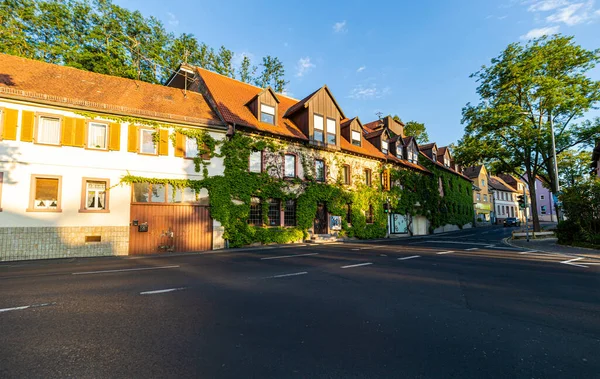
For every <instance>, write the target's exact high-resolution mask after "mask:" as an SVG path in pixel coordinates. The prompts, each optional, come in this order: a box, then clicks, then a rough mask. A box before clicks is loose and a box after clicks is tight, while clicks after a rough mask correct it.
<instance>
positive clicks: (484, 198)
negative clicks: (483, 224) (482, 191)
mask: <svg viewBox="0 0 600 379" xmlns="http://www.w3.org/2000/svg"><path fill="white" fill-rule="evenodd" d="M483 202H484V203H487V195H483Z"/></svg>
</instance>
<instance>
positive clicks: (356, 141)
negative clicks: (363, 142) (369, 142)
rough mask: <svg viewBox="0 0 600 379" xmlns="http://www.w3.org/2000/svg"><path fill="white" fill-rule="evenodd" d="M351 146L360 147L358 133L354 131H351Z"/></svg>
mask: <svg viewBox="0 0 600 379" xmlns="http://www.w3.org/2000/svg"><path fill="white" fill-rule="evenodd" d="M352 144H353V145H354V146H360V132H357V131H356V130H353V131H352Z"/></svg>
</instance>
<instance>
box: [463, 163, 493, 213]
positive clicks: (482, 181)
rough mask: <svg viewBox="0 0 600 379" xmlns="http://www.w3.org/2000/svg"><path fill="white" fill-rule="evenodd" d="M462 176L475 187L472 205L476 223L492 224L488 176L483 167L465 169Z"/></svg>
mask: <svg viewBox="0 0 600 379" xmlns="http://www.w3.org/2000/svg"><path fill="white" fill-rule="evenodd" d="M464 174H465V175H466V176H467V177H469V178H471V179H472V180H473V184H474V186H475V187H476V188H475V189H474V191H473V204H474V207H475V219H476V220H477V222H486V223H489V222H492V221H493V220H494V218H495V217H497V213H496V214H494V209H495V208H494V207H493V198H492V195H491V192H490V187H489V185H490V183H489V174H488V171H487V169H486V168H485V166H484V165H478V166H472V167H467V168H465V169H464Z"/></svg>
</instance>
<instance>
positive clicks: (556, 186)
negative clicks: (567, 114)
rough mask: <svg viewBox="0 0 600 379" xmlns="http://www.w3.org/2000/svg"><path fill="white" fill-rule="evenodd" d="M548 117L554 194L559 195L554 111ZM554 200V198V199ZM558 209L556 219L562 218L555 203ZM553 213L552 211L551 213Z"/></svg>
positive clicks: (556, 207)
mask: <svg viewBox="0 0 600 379" xmlns="http://www.w3.org/2000/svg"><path fill="white" fill-rule="evenodd" d="M548 118H549V119H550V135H551V136H552V160H553V163H554V183H555V184H554V186H555V188H554V191H553V192H554V195H556V196H557V197H558V194H559V192H560V182H559V181H558V160H557V159H556V143H555V142H554V119H553V118H552V113H551V112H550V111H548ZM553 200H554V199H553ZM554 207H555V209H556V221H558V220H560V218H559V210H558V206H557V205H556V204H554ZM550 214H552V213H550Z"/></svg>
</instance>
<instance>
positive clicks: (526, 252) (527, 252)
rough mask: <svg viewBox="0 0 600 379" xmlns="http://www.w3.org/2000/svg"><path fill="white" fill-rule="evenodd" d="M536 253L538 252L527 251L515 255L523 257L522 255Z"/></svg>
mask: <svg viewBox="0 0 600 379" xmlns="http://www.w3.org/2000/svg"><path fill="white" fill-rule="evenodd" d="M537 252H538V251H537V250H529V251H521V252H520V253H517V254H521V255H523V254H532V253H537Z"/></svg>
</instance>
